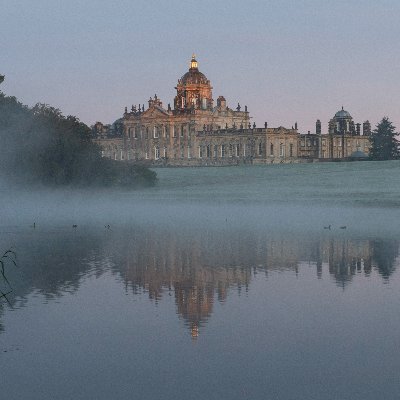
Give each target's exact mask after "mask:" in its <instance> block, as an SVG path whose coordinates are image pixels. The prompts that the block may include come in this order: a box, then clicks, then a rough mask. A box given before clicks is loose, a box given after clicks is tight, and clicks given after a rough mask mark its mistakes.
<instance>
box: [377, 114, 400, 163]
mask: <svg viewBox="0 0 400 400" xmlns="http://www.w3.org/2000/svg"><path fill="white" fill-rule="evenodd" d="M396 135H397V132H396V128H395V127H394V126H393V124H392V122H391V121H390V120H389V118H388V117H383V118H382V121H381V122H379V123H378V125H377V126H376V128H375V129H374V131H373V132H372V135H371V138H370V141H371V149H370V151H369V158H370V159H371V160H395V159H398V158H400V143H399V141H398V140H397V138H396Z"/></svg>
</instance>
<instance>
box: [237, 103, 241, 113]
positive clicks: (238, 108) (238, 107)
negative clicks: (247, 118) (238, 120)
mask: <svg viewBox="0 0 400 400" xmlns="http://www.w3.org/2000/svg"><path fill="white" fill-rule="evenodd" d="M236 111H240V104H239V103H238V105H237V107H236Z"/></svg>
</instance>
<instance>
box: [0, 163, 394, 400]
mask: <svg viewBox="0 0 400 400" xmlns="http://www.w3.org/2000/svg"><path fill="white" fill-rule="evenodd" d="M399 171H400V162H398V161H390V162H354V163H321V164H317V163H316V164H300V165H272V166H247V167H246V166H241V167H220V168H211V167H210V168H183V169H181V168H176V169H174V168H170V169H157V174H158V177H159V182H158V185H157V186H156V187H154V188H146V189H142V190H137V191H133V192H131V191H124V190H114V191H113V190H105V191H98V190H90V189H85V190H80V191H75V190H74V191H73V190H68V189H62V190H57V191H48V190H45V189H43V190H39V191H35V192H31V191H29V190H27V189H24V188H10V187H6V186H4V185H3V186H2V187H1V198H2V209H1V211H0V218H1V226H0V250H1V251H2V252H4V251H5V250H7V249H8V248H10V247H12V248H13V250H15V252H16V253H17V258H18V268H15V267H14V266H13V265H11V264H10V263H6V273H7V277H8V278H9V281H10V283H11V285H12V287H13V293H12V295H11V296H10V297H9V299H10V303H11V305H7V303H6V302H4V301H3V302H2V303H1V304H0V374H1V375H0V376H1V385H0V391H1V395H2V397H4V398H5V399H7V400H10V399H18V400H20V399H29V400H35V399H141V400H147V399H212V400H213V399H219V400H220V399H252V400H253V399H279V400H280V399H284V400H286V399H289V400H292V399H293V400H303V399H304V400H306V399H307V400H312V399H315V400H317V399H318V400H328V399H329V400H350V399H352V400H353V399H355V400H358V399H360V400H361V399H363V400H372V399H374V400H375V399H385V400H391V399H398V397H399V395H398V393H399V390H400V384H399V373H398V371H399V370H400V336H399V331H400V313H399V309H400V275H399V264H400V258H399V244H400V239H399V238H400V226H399V221H400V174H399ZM33 223H35V227H33ZM72 225H77V227H76V228H73V227H72ZM108 225H109V226H108ZM3 289H5V285H4V284H3Z"/></svg>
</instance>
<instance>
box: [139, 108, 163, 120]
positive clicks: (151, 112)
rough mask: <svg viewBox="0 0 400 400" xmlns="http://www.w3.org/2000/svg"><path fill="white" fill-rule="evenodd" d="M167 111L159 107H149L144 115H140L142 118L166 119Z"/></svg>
mask: <svg viewBox="0 0 400 400" xmlns="http://www.w3.org/2000/svg"><path fill="white" fill-rule="evenodd" d="M168 115H169V114H168V111H167V110H165V109H164V108H162V107H160V106H151V107H150V108H148V109H147V110H146V111H145V112H144V113H142V118H157V117H167V116H168Z"/></svg>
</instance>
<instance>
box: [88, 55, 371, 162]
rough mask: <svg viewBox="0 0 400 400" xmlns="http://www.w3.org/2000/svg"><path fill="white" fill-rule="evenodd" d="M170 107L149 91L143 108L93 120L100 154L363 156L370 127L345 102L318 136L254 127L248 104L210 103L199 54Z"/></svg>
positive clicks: (186, 158) (293, 158)
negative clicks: (115, 117) (356, 118)
mask: <svg viewBox="0 0 400 400" xmlns="http://www.w3.org/2000/svg"><path fill="white" fill-rule="evenodd" d="M175 89H176V96H175V99H174V103H173V107H171V104H168V106H167V107H166V108H165V107H163V103H162V101H161V100H160V99H159V98H158V97H157V95H154V97H153V98H152V97H150V99H149V101H148V107H147V108H145V105H144V104H143V105H141V104H139V105H138V106H132V107H131V109H130V110H128V108H127V107H126V108H125V112H124V114H123V116H122V118H120V119H118V120H117V121H115V122H114V123H113V124H112V125H103V124H102V123H101V122H96V123H95V124H94V125H93V127H92V132H93V135H94V138H95V141H96V142H97V143H98V144H100V145H101V147H102V150H103V151H102V154H103V156H104V157H109V158H112V159H115V160H128V161H135V162H141V163H145V164H149V165H153V166H157V165H158V166H196V165H236V164H243V163H249V164H273V163H297V162H313V161H340V160H355V159H365V158H366V157H367V156H368V151H369V143H370V141H369V136H370V135H371V125H370V123H369V122H368V121H365V122H364V123H363V124H362V131H361V124H359V123H357V124H356V123H354V121H353V118H352V117H351V115H350V114H349V113H348V112H347V111H345V110H344V109H343V107H342V109H341V110H339V111H338V112H337V113H336V114H335V115H334V117H333V118H332V119H331V120H330V121H329V127H328V132H326V133H322V127H321V122H320V120H317V122H316V125H315V132H314V133H311V132H308V133H307V134H301V133H299V132H298V129H297V123H296V124H295V125H294V127H291V128H290V129H289V128H284V127H282V126H280V127H277V128H271V127H268V124H267V123H266V122H265V123H264V127H262V128H257V127H256V124H255V123H253V124H251V122H250V119H251V117H250V114H249V111H248V109H247V106H244V107H241V106H240V104H238V105H237V107H235V109H232V108H230V107H228V105H227V102H226V100H225V98H224V97H223V96H219V97H218V98H217V104H216V105H215V104H214V100H213V96H212V89H213V88H212V86H211V82H210V81H209V80H208V79H207V77H206V76H205V75H204V74H203V73H201V72H200V71H199V68H198V63H197V60H196V57H195V56H194V55H193V56H192V59H191V61H190V67H189V71H188V72H186V73H185V74H184V75H183V76H182V77H181V78H180V79H178V83H177V85H176V87H175Z"/></svg>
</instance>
